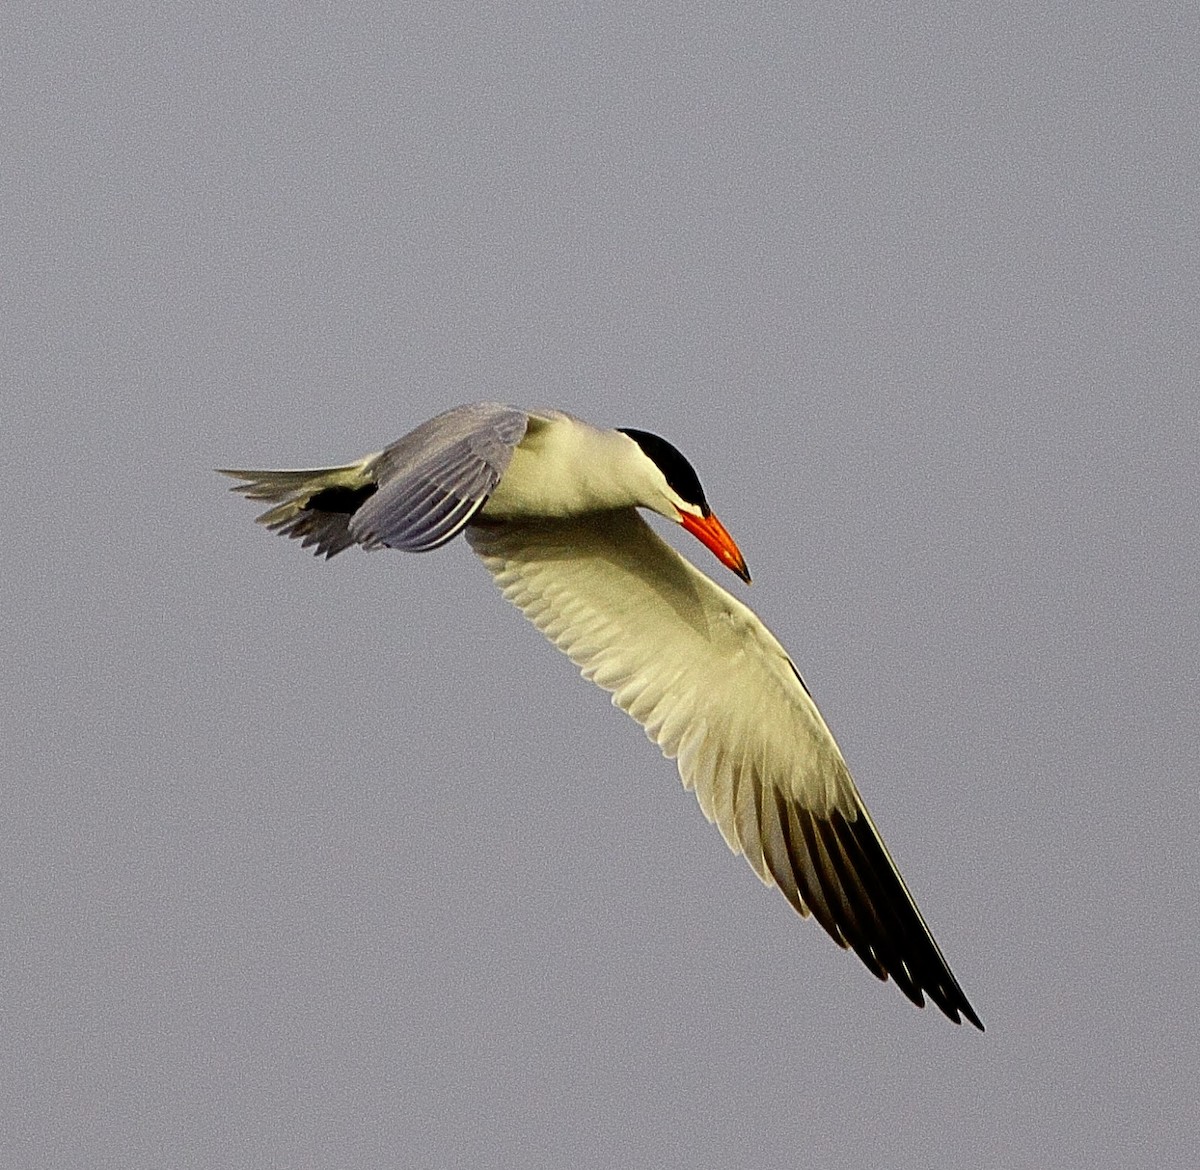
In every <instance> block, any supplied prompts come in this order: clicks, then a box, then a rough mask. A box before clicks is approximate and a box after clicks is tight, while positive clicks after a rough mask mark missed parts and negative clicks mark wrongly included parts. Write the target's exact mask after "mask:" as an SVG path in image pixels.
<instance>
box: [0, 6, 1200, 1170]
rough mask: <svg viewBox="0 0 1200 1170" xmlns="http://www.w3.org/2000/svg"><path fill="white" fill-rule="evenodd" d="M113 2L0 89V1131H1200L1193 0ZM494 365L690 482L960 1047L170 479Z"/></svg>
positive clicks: (977, 1139) (202, 1141)
mask: <svg viewBox="0 0 1200 1170" xmlns="http://www.w3.org/2000/svg"><path fill="white" fill-rule="evenodd" d="M99 7H100V8H101V9H102V10H100V11H98V10H97V8H98V6H95V5H82V4H53V3H46V4H38V5H33V4H27V5H24V6H19V9H21V10H19V11H17V12H15V13H10V17H9V19H8V20H7V22H6V25H7V27H6V33H5V48H4V57H5V62H4V68H3V71H2V77H3V80H2V81H0V89H2V92H3V101H4V108H5V111H6V112H5V118H4V126H3V129H2V130H0V134H2V135H3V139H4V142H5V143H6V146H5V149H4V156H5V159H6V162H5V165H4V166H3V168H0V197H2V208H3V219H2V221H0V232H2V233H3V238H2V240H0V245H2V248H3V261H2V265H0V292H2V296H3V321H4V328H3V334H4V343H3V347H4V355H5V360H4V363H3V374H2V375H0V377H2V379H3V385H4V395H3V397H4V402H3V410H2V418H3V425H2V426H0V448H2V458H3V473H4V484H5V487H4V492H5V507H4V508H3V511H2V514H0V526H2V533H0V540H2V546H3V548H4V556H3V558H2V559H0V587H2V590H3V612H4V630H5V634H4V640H5V655H6V658H7V660H8V662H9V669H8V670H6V671H5V672H4V677H3V683H2V684H0V685H2V687H3V694H2V696H0V708H2V710H3V712H4V715H3V723H2V726H3V741H4V745H3V758H4V773H5V778H4V782H3V785H2V786H0V825H2V826H3V827H2V828H0V834H2V838H0V840H2V848H0V883H2V892H0V914H2V915H3V931H4V938H5V946H4V947H3V951H2V956H0V978H2V985H0V1004H2V1008H0V1020H2V1021H3V1029H4V1036H3V1044H4V1051H5V1053H6V1058H5V1060H4V1061H3V1064H2V1067H0V1105H2V1118H0V1121H2V1124H0V1163H2V1164H3V1165H5V1166H7V1167H14V1168H18V1167H19V1168H24V1167H39V1168H40V1167H47V1168H49V1167H54V1168H61V1167H88V1168H98V1167H120V1168H141V1167H165V1166H170V1167H177V1168H188V1167H214V1166H228V1167H243V1166H246V1167H258V1166H280V1167H284V1166H286V1167H325V1166H328V1167H332V1166H338V1167H353V1168H366V1167H377V1166H393V1165H409V1166H442V1165H445V1166H453V1165H473V1166H497V1167H499V1166H543V1167H561V1166H596V1167H600V1166H610V1165H630V1166H634V1165H643V1166H651V1165H655V1166H664V1167H673V1166H685V1165H686V1166H730V1167H734V1166H750V1165H755V1166H764V1167H770V1166H787V1165H805V1164H810V1165H815V1166H853V1167H859V1166H862V1167H884V1166H887V1167H930V1166H936V1167H962V1166H1003V1167H1038V1168H1041V1167H1046V1166H1055V1167H1068V1168H1070V1167H1081V1168H1082V1167H1087V1168H1089V1170H1091V1168H1096V1167H1099V1168H1105V1167H1127V1166H1133V1165H1153V1166H1192V1165H1194V1164H1195V1162H1194V1159H1195V1151H1196V1149H1197V1148H1198V1147H1200V1121H1198V1111H1200V1106H1198V1104H1197V1089H1196V1078H1197V1067H1198V1064H1200V1003H1198V999H1200V996H1198V994H1197V982H1198V977H1200V960H1198V957H1197V911H1196V907H1197V901H1198V898H1200V863H1198V859H1197V844H1196V843H1197V839H1198V838H1200V802H1198V795H1197V777H1198V774H1200V720H1198V718H1197V711H1196V704H1197V683H1198V675H1200V667H1198V663H1200V585H1198V581H1200V555H1198V553H1200V540H1198V537H1197V510H1198V509H1197V504H1198V502H1200V473H1198V463H1197V455H1196V447H1197V440H1198V438H1200V407H1198V405H1197V376H1196V370H1197V367H1198V364H1200V326H1198V318H1200V311H1198V305H1200V224H1198V215H1197V209H1198V205H1200V196H1198V194H1197V192H1198V191H1200V151H1198V150H1197V147H1196V139H1197V126H1198V124H1200V121H1198V119H1200V101H1198V97H1200V18H1198V16H1197V8H1196V5H1195V4H1194V3H1192V2H1190V0H1187V2H1184V0H1180V2H1178V3H1175V2H1167V3H1158V4H1153V5H1146V4H1136V3H1127V4H1113V3H1088V4H1082V3H1077V4H1068V5H1061V4H1060V5H1034V4H1016V3H1004V2H1001V3H996V4H990V5H977V4H970V5H967V4H959V5H956V4H931V3H923V4H921V3H903V2H901V3H896V4H888V5H870V6H863V5H843V4H823V5H798V4H797V5H793V4H776V5H766V6H764V5H758V4H754V5H742V4H738V5H732V4H731V5H728V6H722V8H720V9H718V8H717V7H716V6H712V7H709V8H704V7H696V6H692V5H687V4H681V3H668V4H662V3H651V4H643V5H637V6H632V5H631V6H629V7H628V8H626V7H621V6H615V5H596V4H590V5H569V4H491V5H474V4H469V5H448V4H442V3H439V4H436V5H434V4H430V5H419V4H404V5H393V4H376V3H369V4H362V5H355V6H352V7H351V6H343V5H320V6H306V7H298V6H288V5H266V4H262V3H258V2H254V0H251V2H249V3H247V2H245V0H239V2H238V3H236V4H235V3H218V4H211V5H204V6H190V5H159V4H140V5H138V4H106V5H103V6H99ZM480 398H488V399H498V400H502V401H511V402H515V403H517V404H522V405H530V406H533V405H552V406H558V407H561V408H564V409H567V410H570V411H572V412H575V413H577V414H580V415H582V416H584V417H586V418H588V419H589V420H591V421H594V422H597V423H601V424H608V425H631V426H637V427H641V428H644V429H648V430H652V431H656V432H659V433H662V434H664V435H666V436H668V437H669V438H671V439H672V440H673V441H674V442H675V443H676V444H677V445H678V446H679V447H681V448H682V449H683V450H684V451H685V452H686V453H687V454H688V455H689V456H690V457H691V459H692V461H693V462H694V464H695V466H696V468H697V469H698V471H699V473H700V476H701V479H702V481H703V482H704V485H705V487H706V489H707V492H708V496H709V498H710V500H711V502H712V503H713V506H714V508H715V509H716V511H717V512H718V514H719V515H720V516H721V517H722V519H723V520H724V521H725V523H726V524H727V526H728V527H729V528H730V530H731V531H732V532H733V533H734V535H735V536H736V537H737V539H738V541H739V543H740V544H741V547H742V549H743V551H744V552H745V554H746V557H747V559H748V561H749V563H750V567H751V569H752V570H753V572H754V576H755V584H754V586H753V587H752V588H751V589H749V590H746V589H744V588H743V587H742V586H741V585H740V584H739V583H738V582H737V581H736V580H735V579H734V578H733V577H732V576H731V575H729V574H725V575H724V577H722V578H720V579H721V580H722V582H723V584H725V585H726V586H727V587H731V588H733V590H734V592H735V593H737V595H738V596H741V597H743V598H744V599H745V600H747V601H748V602H749V603H750V604H752V605H753V606H754V607H755V608H756V609H757V610H758V611H759V612H760V613H761V615H762V616H763V617H764V619H765V620H766V621H767V622H768V624H769V625H770V626H771V627H772V629H773V630H774V631H775V633H776V634H777V635H778V636H779V638H780V640H781V641H782V642H783V643H784V645H785V646H787V647H788V648H789V649H790V651H791V652H792V654H793V656H794V657H795V659H796V662H797V664H798V665H799V667H800V669H801V670H802V672H803V673H804V675H805V677H806V679H807V681H808V682H809V685H810V686H811V688H812V690H813V691H814V693H815V695H816V697H817V700H818V702H819V703H820V704H821V707H822V710H823V712H824V714H825V716H826V718H827V720H828V722H829V723H830V725H831V726H832V728H833V730H834V732H835V734H836V735H837V736H838V739H839V741H840V743H841V745H842V747H843V750H844V752H845V754H846V756H847V758H848V760H849V763H850V765H851V768H852V770H853V771H854V773H855V775H856V777H857V779H858V782H859V785H860V787H861V789H862V791H863V793H864V795H865V797H866V799H867V802H868V804H869V805H870V807H871V809H872V812H873V814H874V817H875V819H876V821H877V823H878V824H879V826H880V828H881V830H882V832H883V834H884V836H885V838H886V840H887V841H888V843H889V845H890V847H891V849H892V851H893V853H894V855H895V857H896V859H897V861H898V863H899V864H900V867H901V869H902V870H903V872H904V874H905V876H906V878H907V879H908V882H909V884H910V886H911V887H912V889H913V891H914V894H915V895H916V897H917V900H918V902H919V904H920V905H921V907H922V909H923V911H924V913H925V915H926V917H927V918H928V920H929V921H930V924H931V926H932V928H933V930H934V933H935V934H936V936H937V938H938V940H939V942H940V943H941V946H942V948H943V950H944V951H945V953H946V955H947V957H948V959H949V961H950V964H951V966H952V967H953V969H954V971H955V973H956V974H957V976H958V978H959V980H960V982H961V983H962V985H963V987H964V989H965V991H966V992H967V994H968V996H969V997H970V998H971V1000H972V1002H973V1003H974V1005H975V1007H976V1008H977V1010H978V1011H979V1013H980V1015H981V1016H982V1018H983V1019H984V1021H985V1023H986V1025H987V1028H988V1031H987V1033H986V1035H979V1034H978V1033H976V1032H975V1031H974V1030H973V1029H969V1028H966V1029H963V1028H956V1027H954V1026H953V1025H952V1024H950V1023H948V1022H947V1021H946V1020H945V1019H944V1018H943V1017H942V1016H941V1015H940V1014H938V1013H937V1012H936V1011H932V1010H927V1011H924V1012H920V1011H917V1010H916V1009H915V1008H913V1007H912V1006H911V1005H910V1004H909V1003H908V1002H907V1001H906V1000H905V999H904V998H903V997H902V996H901V995H900V993H899V992H898V991H896V989H895V988H894V987H893V986H892V985H882V984H879V983H878V982H877V981H876V980H875V979H873V978H872V977H871V976H870V974H869V973H868V972H867V971H866V970H865V969H864V968H863V967H862V966H861V965H860V964H859V963H858V961H857V960H856V959H855V958H854V957H853V956H852V955H847V954H845V953H843V952H841V951H839V950H838V949H837V948H836V947H834V946H833V945H832V944H831V943H830V941H829V939H828V938H827V937H826V936H825V935H824V933H823V932H822V931H821V930H820V928H819V927H817V926H816V925H815V924H814V923H812V922H804V921H802V920H800V919H799V918H798V917H797V916H796V915H795V914H794V913H793V912H792V911H791V910H790V909H789V907H788V905H787V904H786V902H785V901H784V899H783V898H782V897H781V896H780V895H779V894H778V893H777V892H775V891H768V890H766V889H764V888H763V887H762V886H761V885H760V883H759V882H758V881H757V879H756V878H755V877H754V876H753V874H752V873H751V871H750V870H749V868H748V867H747V866H746V865H745V863H744V862H743V861H742V860H741V859H739V858H735V857H733V856H732V855H731V854H730V853H729V852H728V851H727V849H726V848H725V846H724V844H723V843H722V841H721V838H720V836H719V834H718V833H717V831H716V830H715V829H714V828H712V827H711V826H709V825H708V824H707V823H706V822H705V821H704V818H703V816H702V815H701V813H700V811H699V808H698V807H697V805H696V803H695V800H694V798H693V797H692V796H691V794H689V793H685V792H684V791H683V790H682V788H681V786H680V783H679V780H678V777H677V775H676V772H675V769H674V765H673V764H671V763H669V762H667V761H665V760H663V759H662V758H661V757H660V756H659V753H658V751H657V749H656V748H655V747H654V746H653V745H651V744H649V743H648V742H647V741H646V739H645V737H644V736H643V734H642V732H641V731H640V730H639V729H638V728H637V727H636V726H635V725H634V724H633V723H631V722H630V721H629V720H628V719H627V718H626V717H625V716H623V715H622V714H621V713H620V712H618V711H616V710H615V709H614V708H612V707H611V706H610V705H609V703H608V701H607V698H606V697H605V696H604V695H603V694H602V693H601V692H599V691H597V690H596V689H595V688H593V687H591V686H590V685H589V684H587V683H585V682H583V681H581V680H579V678H578V677H577V675H576V674H575V671H574V669H573V668H572V667H571V665H570V664H569V663H568V662H567V661H566V659H565V658H562V657H561V656H560V655H558V654H557V652H555V651H554V650H553V649H552V648H551V647H550V646H549V645H548V644H547V643H545V642H544V641H543V640H542V638H541V636H540V635H539V634H537V632H536V631H535V630H534V629H533V628H532V627H530V626H528V625H526V623H525V622H524V620H523V619H522V618H521V617H520V615H519V614H518V612H517V611H516V610H515V609H513V608H511V607H510V606H508V605H507V604H506V603H504V602H503V600H502V599H501V598H500V597H499V595H498V594H497V593H496V591H495V589H494V587H493V586H492V584H491V582H490V580H489V578H488V577H487V574H486V573H485V572H484V570H483V568H482V566H480V565H479V564H478V563H476V562H475V560H474V558H473V557H472V556H471V554H470V552H469V550H468V549H467V548H466V547H465V545H464V544H462V542H458V543H456V544H455V545H453V546H451V547H449V548H446V549H443V550H441V551H440V552H438V553H436V554H433V555H430V556H427V557H411V556H410V557H405V556H402V555H399V554H392V553H380V554H376V555H371V556H364V555H362V554H361V553H359V552H358V551H357V550H353V551H351V552H350V553H348V554H346V555H344V556H342V557H339V558H338V559H336V560H335V561H333V562H330V563H328V564H326V563H323V562H318V561H316V560H315V559H314V558H312V557H311V556H309V555H308V554H306V553H304V552H302V551H301V550H300V549H299V548H298V547H297V546H296V545H295V544H293V543H291V542H287V541H283V540H280V539H277V538H273V537H271V536H269V535H268V534H267V533H265V532H264V531H262V530H261V529H258V528H256V526H255V525H254V524H253V523H252V518H253V515H254V510H253V508H252V507H251V506H250V505H248V504H246V503H245V502H244V501H241V500H239V499H237V498H236V497H233V496H230V495H228V494H227V493H226V492H225V486H226V484H225V483H224V482H223V481H221V480H220V479H219V478H218V477H217V476H215V475H213V474H212V471H211V469H212V468H213V467H216V466H227V465H230V464H232V465H234V466H263V465H265V466H281V465H282V466H288V465H292V466H304V465H312V464H323V463H330V462H343V461H348V460H350V459H352V458H356V457H358V456H359V455H361V454H363V453H364V452H366V451H369V450H375V449H377V448H378V447H380V446H382V445H383V444H385V443H386V442H388V441H390V440H392V439H394V438H396V437H397V436H399V435H401V434H402V433H404V432H405V431H407V430H409V429H410V428H411V427H412V426H414V425H416V424H417V423H418V422H420V421H422V420H424V419H425V418H427V417H429V416H430V415H432V414H435V413H437V412H438V411H440V410H442V409H444V408H446V407H448V406H451V405H454V404H457V403H460V402H466V401H472V400H475V399H480ZM680 547H688V546H685V545H681V546H680ZM688 551H689V555H692V553H693V552H694V555H695V557H696V559H697V562H698V563H699V564H701V565H702V566H703V567H704V568H705V569H706V571H710V572H712V573H714V574H720V573H721V569H720V567H719V566H718V565H717V564H716V562H715V561H712V560H711V559H706V556H707V554H705V553H704V551H703V550H702V549H701V548H700V547H699V546H698V545H696V546H695V547H694V549H692V548H690V547H689V548H688Z"/></svg>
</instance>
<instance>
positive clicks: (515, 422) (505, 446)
mask: <svg viewBox="0 0 1200 1170" xmlns="http://www.w3.org/2000/svg"><path fill="white" fill-rule="evenodd" d="M528 422H529V416H528V415H527V414H526V413H525V411H523V410H518V409H517V408H516V407H512V406H502V405H500V404H499V403H495V402H476V403H473V404H471V405H470V406H458V407H455V408H454V409H453V410H448V411H446V412H445V414H439V415H438V416H437V417H436V418H431V419H430V420H429V421H428V422H426V423H422V424H421V425H420V426H419V427H417V429H416V430H415V431H411V432H410V433H409V434H407V435H405V436H404V438H402V439H398V440H397V441H396V442H394V443H393V444H392V445H391V446H390V447H388V448H386V449H385V450H384V451H382V452H380V454H379V455H378V456H377V457H376V460H375V463H374V466H373V468H372V470H373V472H374V475H375V479H376V482H377V483H378V484H379V488H378V490H377V491H376V492H375V493H374V494H373V495H372V496H371V497H370V498H369V499H367V500H366V502H365V503H364V504H363V505H362V506H361V507H360V508H359V509H358V510H357V511H356V512H355V513H354V515H353V517H352V518H351V519H350V526H349V527H350V533H351V535H352V536H353V537H354V539H355V540H357V541H358V542H359V543H361V544H363V545H364V546H366V547H367V548H379V547H381V546H386V547H387V548H395V549H401V550H403V551H404V552H427V551H428V550H429V549H434V548H437V547H438V546H439V545H442V544H445V543H446V541H448V540H450V539H451V538H452V537H453V536H455V535H456V534H457V533H458V532H460V531H461V530H462V528H463V526H464V525H465V524H466V523H467V521H468V520H470V519H471V517H472V516H473V515H474V514H475V513H476V512H477V511H478V510H479V509H480V508H481V507H482V506H483V504H484V503H485V501H486V500H487V498H488V496H489V495H490V494H491V492H492V490H493V489H494V488H495V486H496V484H498V483H499V482H500V477H501V476H502V475H503V474H504V472H505V470H506V469H507V468H508V464H509V460H510V459H511V458H512V453H513V451H514V450H515V449H516V447H517V444H519V443H520V442H521V440H522V439H523V438H524V437H525V428H526V426H527V425H528Z"/></svg>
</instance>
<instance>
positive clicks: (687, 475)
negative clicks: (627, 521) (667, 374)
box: [618, 427, 750, 584]
mask: <svg viewBox="0 0 1200 1170" xmlns="http://www.w3.org/2000/svg"><path fill="white" fill-rule="evenodd" d="M618 429H619V430H620V432H621V434H623V435H625V436H626V437H628V438H629V439H630V440H632V441H633V442H634V443H635V444H636V445H637V447H638V449H639V450H640V451H641V453H642V455H643V456H645V458H646V459H647V460H649V462H650V463H651V464H652V465H653V472H652V473H651V477H652V479H653V482H654V489H653V490H654V495H655V498H654V499H651V500H646V501H645V504H646V506H647V507H649V508H652V509H653V510H654V511H655V512H658V513H659V515H661V516H665V517H666V518H667V519H668V520H672V521H674V522H675V523H676V524H680V525H682V526H683V527H684V528H685V529H686V530H687V531H688V532H690V533H691V534H692V535H693V536H694V537H696V539H697V540H699V541H700V543H701V544H703V545H705V546H706V547H707V548H708V549H709V550H710V551H711V552H712V554H713V555H714V556H715V557H716V558H717V560H719V561H720V562H721V564H723V565H725V566H726V567H727V568H730V569H732V570H733V571H734V572H735V573H736V574H737V575H738V576H739V577H741V579H742V580H743V581H745V582H746V583H747V584H749V582H750V571H749V569H747V568H746V558H745V557H743V556H742V553H741V550H740V549H739V548H738V546H737V545H736V544H735V543H734V540H733V537H732V536H730V535H729V533H728V532H726V531H725V525H724V524H722V523H721V521H720V520H718V519H717V518H716V516H715V515H713V510H712V509H711V508H710V507H709V506H708V501H707V500H706V499H705V498H704V489H703V488H702V487H701V486H700V478H699V476H697V475H696V472H695V469H694V468H693V467H692V465H691V464H690V463H689V462H688V461H687V460H686V459H685V458H684V457H683V455H682V454H680V452H679V451H678V449H677V448H675V447H673V446H672V445H671V444H670V443H668V442H667V440H666V439H663V438H660V437H659V436H658V435H652V434H650V432H649V431H638V430H634V429H633V428H632V427H619V428H618Z"/></svg>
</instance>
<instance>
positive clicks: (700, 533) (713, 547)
mask: <svg viewBox="0 0 1200 1170" xmlns="http://www.w3.org/2000/svg"><path fill="white" fill-rule="evenodd" d="M679 523H680V524H682V525H683V526H684V528H686V529H687V530H688V532H690V533H691V534H692V535H693V536H694V537H695V538H696V539H697V540H698V541H700V543H701V544H703V545H704V546H705V547H706V548H708V549H709V550H710V551H711V552H712V554H713V556H715V557H716V558H717V560H719V561H720V562H721V564H723V565H726V566H727V567H728V568H730V569H732V570H733V571H734V572H735V573H736V574H737V575H738V576H739V577H741V579H742V580H743V581H745V582H746V584H747V585H749V584H750V570H749V569H747V568H746V558H745V557H744V556H742V552H741V549H739V548H738V546H737V545H736V544H734V543H733V537H732V536H730V535H729V533H728V532H726V531H725V525H724V524H722V523H721V521H720V520H718V519H717V518H716V516H714V515H713V514H712V513H711V512H710V513H709V514H708V515H707V516H693V515H692V514H691V513H690V512H681V513H680V514H679Z"/></svg>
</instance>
